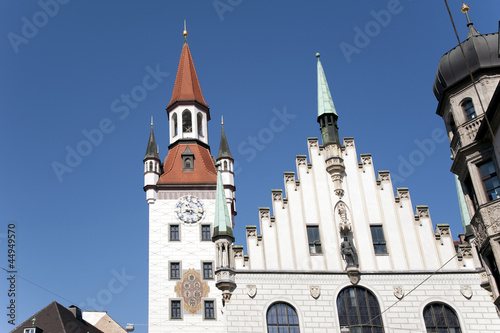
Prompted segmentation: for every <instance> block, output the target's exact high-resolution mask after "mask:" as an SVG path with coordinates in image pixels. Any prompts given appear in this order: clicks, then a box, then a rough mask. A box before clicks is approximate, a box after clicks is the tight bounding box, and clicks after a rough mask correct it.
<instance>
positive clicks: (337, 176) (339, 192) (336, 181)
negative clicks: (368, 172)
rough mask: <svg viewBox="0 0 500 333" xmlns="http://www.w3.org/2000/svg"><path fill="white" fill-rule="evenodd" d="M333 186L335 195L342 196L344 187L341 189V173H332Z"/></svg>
mask: <svg viewBox="0 0 500 333" xmlns="http://www.w3.org/2000/svg"><path fill="white" fill-rule="evenodd" d="M331 177H332V181H333V186H334V187H335V195H336V196H338V197H339V198H342V197H343V196H344V189H342V175H341V174H340V173H334V174H332V176H331Z"/></svg>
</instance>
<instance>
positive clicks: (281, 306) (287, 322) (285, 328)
mask: <svg viewBox="0 0 500 333" xmlns="http://www.w3.org/2000/svg"><path fill="white" fill-rule="evenodd" d="M266 318H267V319H266V320H267V332H268V333H281V332H286V333H299V318H298V317H297V312H296V311H295V309H294V308H293V307H292V306H291V305H290V304H287V303H281V302H280V303H274V304H273V305H271V307H269V309H268V310H267V316H266Z"/></svg>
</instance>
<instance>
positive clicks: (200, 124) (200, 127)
mask: <svg viewBox="0 0 500 333" xmlns="http://www.w3.org/2000/svg"><path fill="white" fill-rule="evenodd" d="M196 120H197V124H198V134H199V135H201V136H203V116H202V115H201V112H198V115H197V116H196Z"/></svg>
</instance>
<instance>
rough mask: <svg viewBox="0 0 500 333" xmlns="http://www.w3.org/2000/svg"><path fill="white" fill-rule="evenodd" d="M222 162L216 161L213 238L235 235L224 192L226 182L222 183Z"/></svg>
mask: <svg viewBox="0 0 500 333" xmlns="http://www.w3.org/2000/svg"><path fill="white" fill-rule="evenodd" d="M219 166H220V163H219V162H217V163H216V167H217V188H216V190H215V219H214V234H213V238H214V239H215V238H217V237H220V236H226V237H230V238H232V239H233V240H234V237H233V228H232V223H231V219H230V218H229V211H228V209H227V201H226V195H225V194H224V184H223V183H222V175H221V172H220V170H219Z"/></svg>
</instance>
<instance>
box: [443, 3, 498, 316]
mask: <svg viewBox="0 0 500 333" xmlns="http://www.w3.org/2000/svg"><path fill="white" fill-rule="evenodd" d="M461 11H462V12H463V13H464V14H465V15H466V19H467V26H468V28H469V29H468V34H467V38H466V39H465V40H464V41H463V42H459V44H458V45H457V46H456V47H454V48H453V49H451V50H450V51H448V52H447V53H445V54H444V55H443V56H442V58H441V60H440V61H439V66H438V68H437V74H436V78H435V80H434V87H433V88H434V89H433V90H434V95H435V96H436V99H437V100H438V103H439V104H438V107H437V110H436V113H437V114H438V115H439V116H441V117H442V118H443V120H444V123H445V126H446V130H447V132H448V138H449V140H450V149H451V153H452V158H453V164H452V166H451V171H452V172H453V173H454V174H455V175H456V176H458V181H459V185H458V186H457V187H459V188H458V194H459V200H460V201H459V202H460V208H461V210H462V211H461V213H462V221H463V225H464V232H465V237H466V240H467V241H469V242H471V241H472V239H474V242H473V244H475V246H477V250H478V253H479V256H480V257H481V264H482V265H483V266H484V269H485V270H486V272H485V274H483V281H482V282H481V286H483V287H484V288H486V289H488V290H490V291H491V293H492V296H493V298H494V300H495V304H496V305H497V307H498V308H500V269H499V267H500V243H499V242H498V239H500V231H499V229H498V228H496V227H492V226H495V225H498V221H499V219H500V182H499V179H500V178H499V175H500V164H499V162H500V149H499V146H500V106H499V105H500V57H499V56H500V54H499V49H498V33H490V34H481V33H479V32H478V30H477V29H476V28H475V27H474V25H473V24H472V22H471V21H470V19H469V15H468V11H469V6H467V5H465V4H464V5H463V7H462V10H461ZM462 193H463V195H462ZM464 205H465V206H466V210H467V211H464V209H463V208H464Z"/></svg>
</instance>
